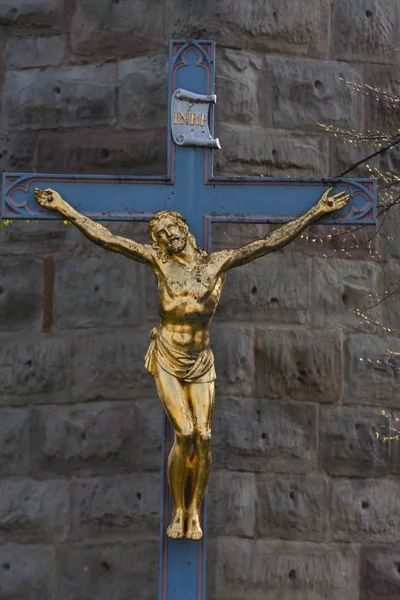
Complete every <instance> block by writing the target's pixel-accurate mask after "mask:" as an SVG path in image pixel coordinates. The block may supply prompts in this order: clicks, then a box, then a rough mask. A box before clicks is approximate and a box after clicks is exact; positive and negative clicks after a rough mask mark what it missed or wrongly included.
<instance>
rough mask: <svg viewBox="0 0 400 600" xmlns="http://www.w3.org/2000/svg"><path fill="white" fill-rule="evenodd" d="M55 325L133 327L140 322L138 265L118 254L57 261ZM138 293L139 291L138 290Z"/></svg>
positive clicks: (57, 326)
mask: <svg viewBox="0 0 400 600" xmlns="http://www.w3.org/2000/svg"><path fill="white" fill-rule="evenodd" d="M54 271H55V276H54V321H53V322H54V327H55V328H56V329H73V328H85V329H86V328H89V327H104V326H106V327H118V326H132V325H135V324H138V323H139V322H140V317H141V314H140V312H141V311H140V305H141V298H140V283H139V281H138V269H137V266H136V264H135V263H134V262H133V261H131V260H128V259H127V258H126V257H124V256H121V255H117V254H116V253H114V252H113V253H111V252H103V253H102V254H101V255H100V256H97V255H96V256H87V257H86V256H80V257H78V258H73V259H68V260H57V261H56V262H55V268H54ZM138 292H139V293H138Z"/></svg>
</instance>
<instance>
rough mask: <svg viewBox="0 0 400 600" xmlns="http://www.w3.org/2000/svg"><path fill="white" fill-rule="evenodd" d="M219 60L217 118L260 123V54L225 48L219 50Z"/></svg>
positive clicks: (245, 122) (224, 120)
mask: <svg viewBox="0 0 400 600" xmlns="http://www.w3.org/2000/svg"><path fill="white" fill-rule="evenodd" d="M217 61H218V70H217V72H216V93H217V97H218V111H217V114H218V120H219V121H221V122H237V123H244V124H247V123H248V124H252V123H258V122H259V120H260V96H261V73H262V60H261V58H260V57H259V56H256V55H253V54H249V53H248V52H241V51H236V50H230V49H228V48H224V49H222V50H221V51H220V52H217Z"/></svg>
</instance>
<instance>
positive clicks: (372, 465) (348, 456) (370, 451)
mask: <svg viewBox="0 0 400 600" xmlns="http://www.w3.org/2000/svg"><path fill="white" fill-rule="evenodd" d="M381 424H382V423H381V417H380V415H379V410H378V409H375V408H365V407H360V406H357V407H347V406H329V407H323V408H322V410H321V413H320V448H321V463H322V467H323V469H324V470H325V471H326V472H327V473H329V475H345V476H350V477H385V475H386V474H387V472H388V460H389V457H388V445H387V444H383V443H382V442H381V441H379V440H377V439H376V438H375V432H379V433H381V432H382V429H381Z"/></svg>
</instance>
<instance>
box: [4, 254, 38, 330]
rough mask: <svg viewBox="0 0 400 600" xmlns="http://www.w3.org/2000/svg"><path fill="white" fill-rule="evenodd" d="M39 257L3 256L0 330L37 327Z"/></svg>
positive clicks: (33, 328) (32, 328)
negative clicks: (9, 257) (8, 257)
mask: <svg viewBox="0 0 400 600" xmlns="http://www.w3.org/2000/svg"><path fill="white" fill-rule="evenodd" d="M42 313H43V261H41V260H37V259H29V258H25V259H15V258H11V259H7V258H3V259H2V261H1V264H0V330H1V331H21V330H36V331H38V330H40V329H41V327H42V320H43V314H42Z"/></svg>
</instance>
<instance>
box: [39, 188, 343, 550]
mask: <svg viewBox="0 0 400 600" xmlns="http://www.w3.org/2000/svg"><path fill="white" fill-rule="evenodd" d="M330 191H331V190H327V191H326V192H325V193H324V194H323V195H322V196H321V198H320V200H319V201H318V203H317V204H316V205H315V206H314V207H313V208H311V210H309V211H308V212H307V213H306V214H304V215H303V216H301V217H299V218H298V219H296V220H294V221H292V222H291V223H287V224H286V225H283V226H281V227H279V228H277V229H275V230H274V231H273V232H272V233H270V234H268V235H267V236H266V237H265V238H263V239H260V240H256V241H254V242H251V243H250V244H247V245H245V246H243V247H241V248H238V249H226V250H220V251H217V252H212V253H210V254H207V253H206V252H204V251H202V250H200V248H198V246H197V245H196V241H195V239H194V237H193V236H192V235H191V234H190V232H189V230H188V225H187V223H186V221H185V219H184V218H183V217H182V216H181V215H180V214H179V213H177V212H170V211H163V212H160V213H157V214H156V215H155V217H154V218H153V219H152V220H151V221H150V223H149V228H148V231H149V236H150V238H151V240H152V243H151V244H139V243H137V242H135V241H133V240H131V239H128V238H124V237H120V236H117V235H113V234H112V233H111V231H110V230H109V229H107V227H104V226H103V225H101V224H99V223H95V222H94V221H92V220H91V219H89V218H88V217H85V216H84V215H82V214H81V213H79V212H78V211H76V210H75V209H74V208H72V207H71V206H70V205H69V204H68V203H67V202H65V201H64V200H63V199H62V198H61V196H60V195H59V194H58V193H57V192H55V191H54V190H50V189H48V190H45V191H42V190H36V191H35V197H36V200H37V202H38V203H39V204H40V205H41V206H44V207H46V208H50V209H52V210H56V211H59V212H60V213H61V214H62V215H63V217H64V218H66V219H68V220H70V221H71V222H72V223H73V224H74V225H76V227H78V229H80V230H81V231H82V233H83V234H84V235H85V236H86V237H87V238H88V239H89V240H90V241H92V242H94V243H95V244H98V245H99V246H101V247H103V248H105V249H106V250H112V251H114V252H119V253H121V254H123V255H125V256H127V257H128V258H131V259H133V260H137V261H139V262H142V263H145V264H147V265H149V266H150V267H151V268H152V269H153V272H154V274H155V276H156V279H157V282H158V308H159V314H160V325H159V327H158V328H156V329H153V331H152V332H151V343H150V347H149V349H148V351H147V354H146V357H145V366H146V368H147V369H148V371H149V372H150V373H151V374H152V375H153V376H154V379H155V382H156V386H157V390H158V394H159V397H160V400H161V403H162V405H163V407H164V410H165V412H166V414H167V417H168V419H169V421H170V422H171V424H172V426H173V428H174V432H175V441H174V445H173V447H172V450H171V453H170V455H169V460H168V481H169V487H170V492H171V498H172V505H173V510H172V522H171V524H170V525H169V527H168V530H167V533H168V536H169V537H171V538H176V539H180V538H183V537H186V538H189V539H192V540H199V539H200V538H201V537H202V535H203V532H202V530H201V526H200V518H199V510H200V507H201V503H202V501H203V497H204V494H205V491H206V487H207V482H208V478H209V474H210V470H211V449H210V443H211V424H212V417H213V409H214V400H215V395H214V380H215V370H214V357H213V354H212V351H211V350H210V338H209V325H210V322H211V319H212V317H213V315H214V313H215V310H216V308H217V306H218V302H219V299H220V296H221V291H222V287H223V285H224V281H225V277H226V273H227V271H228V270H229V269H232V268H234V267H239V266H241V265H245V264H246V263H248V262H250V261H252V260H254V259H256V258H259V257H261V256H265V255H266V254H268V253H269V252H272V251H275V250H278V249H279V248H283V247H284V246H285V245H286V244H288V243H289V242H291V241H292V240H293V239H294V238H295V237H296V236H297V235H298V234H299V233H301V232H302V231H303V230H304V229H305V228H306V227H307V226H308V225H309V224H310V223H312V222H313V221H315V220H317V219H319V218H320V217H322V216H324V215H325V214H327V213H329V212H332V211H336V210H339V209H341V208H343V207H344V206H345V204H346V203H347V201H348V199H349V196H348V195H346V194H345V193H344V192H341V193H340V194H336V195H334V196H329V193H330ZM187 484H189V485H190V493H189V500H188V502H187V503H185V489H186V487H187Z"/></svg>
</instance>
